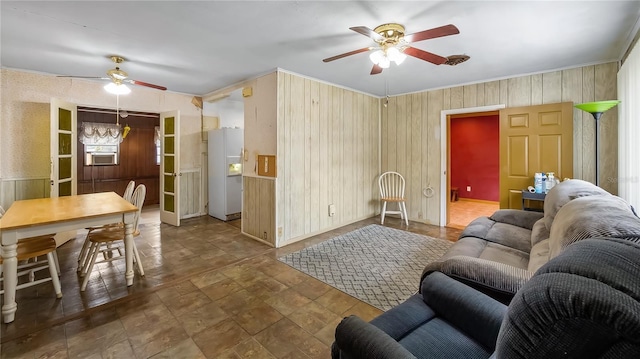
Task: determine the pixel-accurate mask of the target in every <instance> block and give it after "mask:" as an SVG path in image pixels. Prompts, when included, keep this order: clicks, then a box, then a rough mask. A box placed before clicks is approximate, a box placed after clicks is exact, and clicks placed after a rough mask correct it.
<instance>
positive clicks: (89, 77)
mask: <svg viewBox="0 0 640 359" xmlns="http://www.w3.org/2000/svg"><path fill="white" fill-rule="evenodd" d="M56 77H66V78H74V79H100V80H109V78H108V77H101V76H71V75H58V76H56Z"/></svg>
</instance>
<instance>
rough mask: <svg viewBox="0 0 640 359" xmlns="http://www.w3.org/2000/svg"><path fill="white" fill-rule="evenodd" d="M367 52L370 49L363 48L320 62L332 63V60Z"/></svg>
mask: <svg viewBox="0 0 640 359" xmlns="http://www.w3.org/2000/svg"><path fill="white" fill-rule="evenodd" d="M369 50H371V47H363V48H361V49H357V50H353V51H349V52H345V53H344V54H340V55H336V56H332V57H327V58H326V59H324V60H322V61H324V62H330V61H333V60H337V59H341V58H343V57H347V56H351V55H355V54H359V53H361V52H366V51H369Z"/></svg>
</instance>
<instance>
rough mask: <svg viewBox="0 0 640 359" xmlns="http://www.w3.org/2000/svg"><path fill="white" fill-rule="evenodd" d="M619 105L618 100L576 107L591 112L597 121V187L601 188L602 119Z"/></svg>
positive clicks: (583, 104) (588, 103) (582, 104)
mask: <svg viewBox="0 0 640 359" xmlns="http://www.w3.org/2000/svg"><path fill="white" fill-rule="evenodd" d="M619 103H620V101H618V100H611V101H597V102H586V103H581V104H577V105H575V106H574V107H576V108H579V109H581V110H583V111H586V112H589V113H590V114H591V115H593V118H594V119H595V120H596V158H595V159H596V186H600V161H599V160H598V156H600V118H601V117H602V114H603V113H604V112H605V111H607V110H609V109H610V108H612V107H614V106H616V105H617V104H619Z"/></svg>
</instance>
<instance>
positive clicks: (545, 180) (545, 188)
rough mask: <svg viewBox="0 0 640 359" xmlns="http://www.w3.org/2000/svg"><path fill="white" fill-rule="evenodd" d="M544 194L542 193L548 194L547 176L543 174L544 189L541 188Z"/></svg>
mask: <svg viewBox="0 0 640 359" xmlns="http://www.w3.org/2000/svg"><path fill="white" fill-rule="evenodd" d="M541 190H542V192H540V193H547V175H546V174H545V173H544V172H542V188H541Z"/></svg>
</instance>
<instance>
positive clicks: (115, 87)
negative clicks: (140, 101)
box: [104, 82, 131, 95]
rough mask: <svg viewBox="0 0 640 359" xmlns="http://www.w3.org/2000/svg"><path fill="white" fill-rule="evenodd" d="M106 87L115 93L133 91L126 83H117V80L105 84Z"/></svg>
mask: <svg viewBox="0 0 640 359" xmlns="http://www.w3.org/2000/svg"><path fill="white" fill-rule="evenodd" d="M104 89H105V90H106V91H107V92H108V93H110V94H114V95H127V94H129V93H131V89H130V88H129V87H127V85H125V84H117V83H115V82H110V83H108V84H106V85H104Z"/></svg>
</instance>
